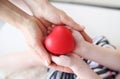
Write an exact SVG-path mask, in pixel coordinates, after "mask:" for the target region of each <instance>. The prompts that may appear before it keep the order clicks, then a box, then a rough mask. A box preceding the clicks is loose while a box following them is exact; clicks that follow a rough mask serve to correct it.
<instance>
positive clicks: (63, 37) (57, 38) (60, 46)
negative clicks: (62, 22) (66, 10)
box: [45, 26, 75, 55]
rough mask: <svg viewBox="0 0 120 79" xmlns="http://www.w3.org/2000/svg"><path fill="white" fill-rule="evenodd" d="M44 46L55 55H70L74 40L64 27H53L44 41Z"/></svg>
mask: <svg viewBox="0 0 120 79" xmlns="http://www.w3.org/2000/svg"><path fill="white" fill-rule="evenodd" d="M45 46H46V48H47V49H48V51H50V52H51V53H53V54H55V55H61V54H67V53H70V52H71V51H72V50H73V49H74V46H75V42H74V38H73V36H72V33H71V31H70V30H68V29H67V28H66V27H65V26H55V27H54V28H53V30H52V32H51V33H50V34H49V35H48V36H47V37H46V39H45Z"/></svg>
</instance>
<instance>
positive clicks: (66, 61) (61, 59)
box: [52, 53, 81, 68]
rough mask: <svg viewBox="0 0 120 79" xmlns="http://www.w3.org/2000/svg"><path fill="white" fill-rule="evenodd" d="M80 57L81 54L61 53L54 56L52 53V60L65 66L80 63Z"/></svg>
mask: <svg viewBox="0 0 120 79" xmlns="http://www.w3.org/2000/svg"><path fill="white" fill-rule="evenodd" d="M79 60H81V59H80V56H78V55H76V54H74V53H71V54H69V55H60V56H54V55H52V61H53V62H54V63H56V64H57V65H60V66H65V67H69V68H71V67H73V66H74V65H78V63H79Z"/></svg>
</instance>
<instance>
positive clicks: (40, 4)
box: [23, 0, 49, 15]
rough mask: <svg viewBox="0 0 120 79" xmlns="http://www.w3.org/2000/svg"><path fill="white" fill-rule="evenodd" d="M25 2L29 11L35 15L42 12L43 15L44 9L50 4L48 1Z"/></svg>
mask: <svg viewBox="0 0 120 79" xmlns="http://www.w3.org/2000/svg"><path fill="white" fill-rule="evenodd" d="M23 1H24V2H25V3H26V4H27V5H28V7H29V9H30V10H31V11H32V13H33V14H34V15H37V14H36V13H40V12H41V13H42V11H43V10H44V8H45V7H46V6H47V5H48V4H49V2H48V0H31V1H29V0H23ZM37 11H39V12H37ZM39 15H40V14H39Z"/></svg>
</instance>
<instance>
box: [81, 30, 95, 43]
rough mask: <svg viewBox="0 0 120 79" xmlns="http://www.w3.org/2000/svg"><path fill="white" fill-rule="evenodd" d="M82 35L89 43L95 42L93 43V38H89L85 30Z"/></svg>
mask: <svg viewBox="0 0 120 79" xmlns="http://www.w3.org/2000/svg"><path fill="white" fill-rule="evenodd" d="M80 33H81V35H82V36H83V38H84V39H85V40H86V41H88V42H90V43H92V42H93V41H92V38H91V37H90V36H88V34H87V33H86V32H85V31H84V30H83V31H80Z"/></svg>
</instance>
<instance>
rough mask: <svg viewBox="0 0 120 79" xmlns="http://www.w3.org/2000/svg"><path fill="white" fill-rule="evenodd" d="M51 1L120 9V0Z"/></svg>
mask: <svg viewBox="0 0 120 79" xmlns="http://www.w3.org/2000/svg"><path fill="white" fill-rule="evenodd" d="M49 1H55V2H65V3H75V4H82V5H92V6H100V7H108V8H118V9H120V0H49Z"/></svg>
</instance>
